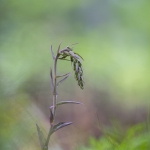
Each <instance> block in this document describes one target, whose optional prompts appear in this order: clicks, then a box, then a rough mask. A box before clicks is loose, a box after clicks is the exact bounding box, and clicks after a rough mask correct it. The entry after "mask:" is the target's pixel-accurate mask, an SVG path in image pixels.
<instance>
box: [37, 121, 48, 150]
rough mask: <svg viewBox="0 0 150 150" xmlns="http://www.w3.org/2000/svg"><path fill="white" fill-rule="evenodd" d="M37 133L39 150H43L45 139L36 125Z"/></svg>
mask: <svg viewBox="0 0 150 150" xmlns="http://www.w3.org/2000/svg"><path fill="white" fill-rule="evenodd" d="M36 127H37V131H38V136H39V141H40V146H41V150H43V147H44V144H45V142H46V139H45V138H44V134H43V132H42V131H41V130H40V128H39V126H38V125H37V124H36Z"/></svg>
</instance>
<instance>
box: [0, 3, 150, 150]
mask: <svg viewBox="0 0 150 150" xmlns="http://www.w3.org/2000/svg"><path fill="white" fill-rule="evenodd" d="M149 7H150V1H149V0H142V1H141V0H126V1H123V0H120V1H119V0H93V1H91V0H86V1H85V0H76V1H69V0H64V1H61V0H57V1H54V0H51V1H49V0H44V1H42V0H22V1H18V0H11V1H10V0H0V149H2V150H20V149H22V150H30V149H31V150H34V149H40V147H39V142H38V135H37V131H36V126H35V124H36V123H37V124H38V125H39V126H40V127H41V128H42V130H43V131H44V133H45V135H46V132H47V131H48V128H49V120H48V117H49V106H50V105H52V91H51V87H50V77H49V70H50V67H51V66H52V59H51V54H50V46H51V45H53V49H54V51H56V50H57V47H58V45H59V43H60V42H61V41H62V46H61V48H64V47H66V46H67V45H71V44H73V43H76V42H78V43H79V44H78V45H75V46H74V51H75V52H77V53H79V54H80V55H81V56H83V58H84V61H83V67H84V77H85V89H84V90H83V91H82V90H80V88H79V87H78V86H77V84H76V82H75V81H74V76H73V75H72V76H71V77H70V78H69V79H68V80H67V81H66V82H64V83H63V84H62V85H61V86H60V87H59V100H77V101H81V102H83V103H84V104H85V106H72V105H71V106H70V105H68V106H62V107H61V108H60V110H58V112H57V120H58V121H73V122H75V123H74V125H72V126H70V127H68V128H65V129H62V131H58V133H56V134H55V135H53V138H52V139H51V141H50V147H51V149H52V150H53V149H55V150H56V149H58V150H61V149H62V150H63V149H65V150H67V149H68V150H69V149H76V148H77V147H78V146H79V145H84V144H87V145H88V141H89V138H90V137H95V138H99V137H101V136H103V132H102V130H103V129H102V128H101V127H100V126H111V124H112V123H111V122H112V121H115V120H117V121H118V122H120V123H121V124H123V128H127V127H130V126H132V125H134V124H137V123H140V122H145V121H146V120H148V119H149V98H150V92H149V89H150V76H149V74H150V69H149V64H150V16H149V14H150V9H149ZM70 69H71V66H70V64H68V63H67V62H63V61H60V62H59V72H60V73H66V72H68V71H70ZM149 139H150V138H149ZM93 149H94V148H93ZM103 149H104V148H103Z"/></svg>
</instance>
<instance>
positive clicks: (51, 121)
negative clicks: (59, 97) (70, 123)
mask: <svg viewBox="0 0 150 150" xmlns="http://www.w3.org/2000/svg"><path fill="white" fill-rule="evenodd" d="M49 110H50V124H52V123H53V121H54V115H53V113H52V110H51V108H49Z"/></svg>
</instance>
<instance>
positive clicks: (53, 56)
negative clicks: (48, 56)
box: [51, 45, 55, 59]
mask: <svg viewBox="0 0 150 150" xmlns="http://www.w3.org/2000/svg"><path fill="white" fill-rule="evenodd" d="M51 53H52V58H53V59H55V55H54V52H53V49H52V45H51Z"/></svg>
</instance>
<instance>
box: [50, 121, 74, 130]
mask: <svg viewBox="0 0 150 150" xmlns="http://www.w3.org/2000/svg"><path fill="white" fill-rule="evenodd" d="M72 123H73V122H60V123H58V124H56V125H54V127H53V130H54V132H55V131H57V130H59V129H61V128H63V127H65V126H68V125H71V124H72Z"/></svg>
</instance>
